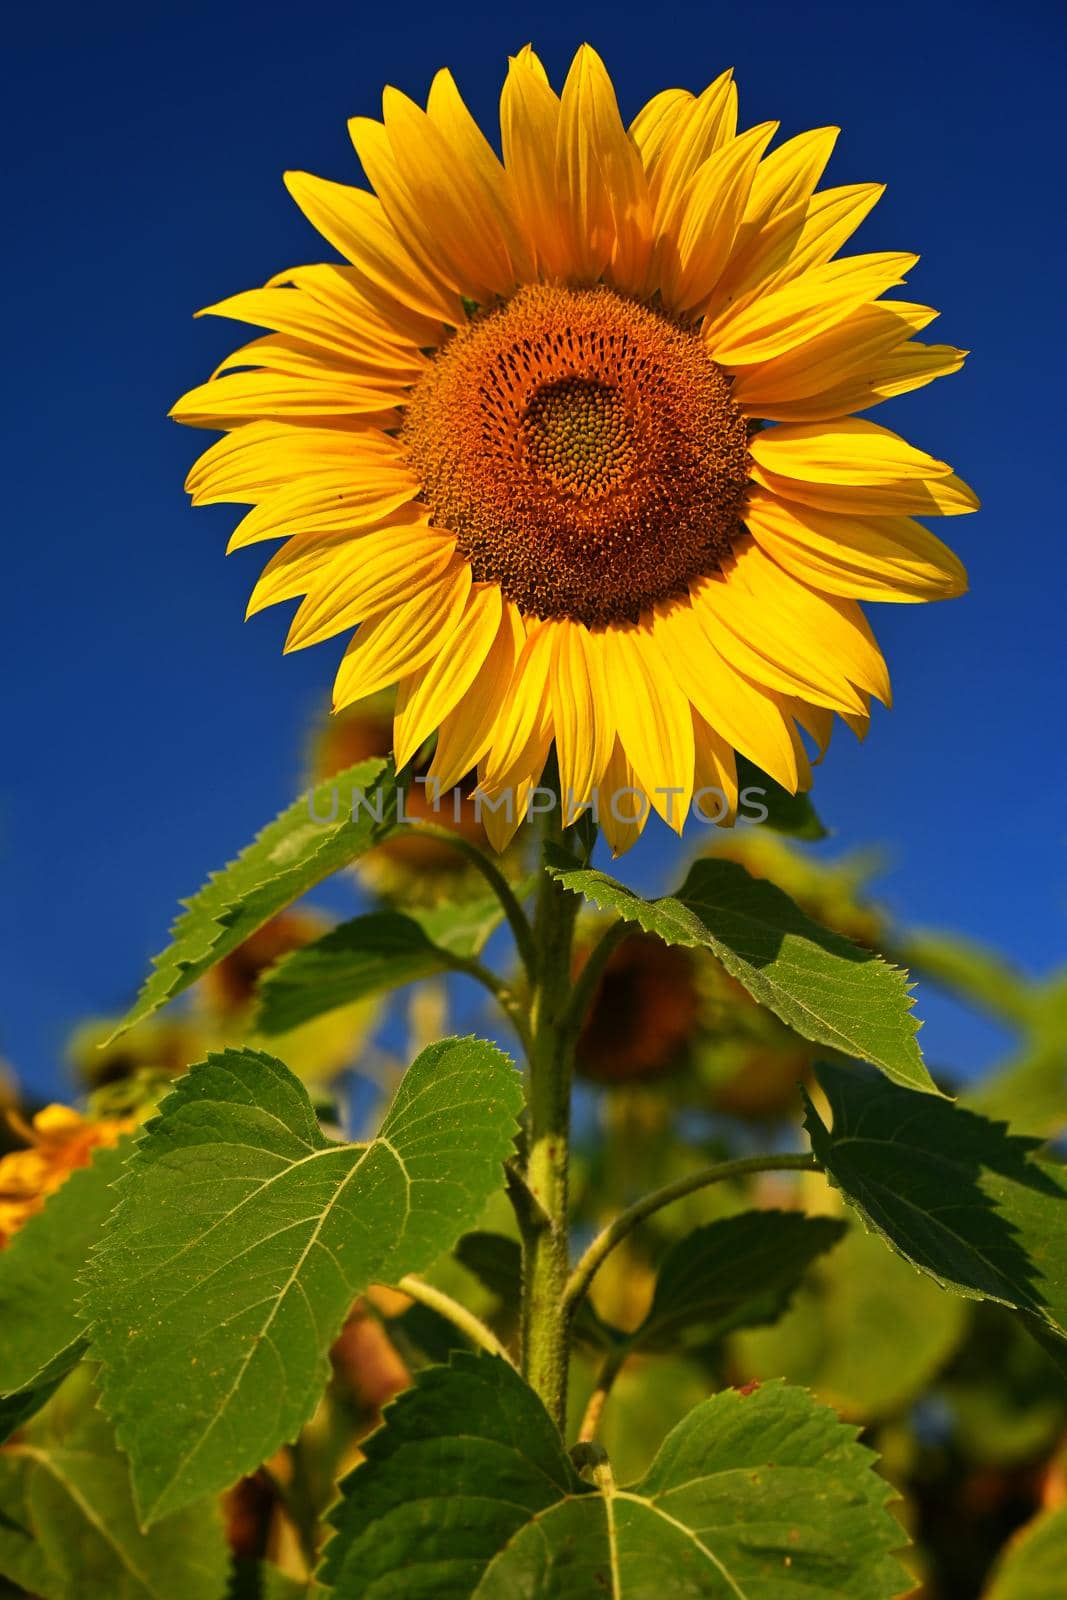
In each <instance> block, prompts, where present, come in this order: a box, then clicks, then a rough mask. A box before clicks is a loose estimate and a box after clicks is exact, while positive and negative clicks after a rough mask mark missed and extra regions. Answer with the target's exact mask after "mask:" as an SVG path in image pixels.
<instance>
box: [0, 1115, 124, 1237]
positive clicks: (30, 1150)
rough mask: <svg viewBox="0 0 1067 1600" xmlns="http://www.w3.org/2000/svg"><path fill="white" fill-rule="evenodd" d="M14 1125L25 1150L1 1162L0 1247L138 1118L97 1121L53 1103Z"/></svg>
mask: <svg viewBox="0 0 1067 1600" xmlns="http://www.w3.org/2000/svg"><path fill="white" fill-rule="evenodd" d="M7 1116H8V1121H9V1123H10V1125H11V1127H12V1129H13V1130H14V1132H15V1133H16V1134H17V1135H19V1136H20V1137H21V1138H22V1140H23V1141H24V1145H25V1148H23V1149H20V1150H12V1151H11V1152H10V1153H9V1154H8V1155H6V1156H3V1157H2V1158H0V1247H2V1246H3V1245H5V1244H6V1243H7V1241H8V1240H9V1239H10V1238H11V1237H12V1235H13V1234H15V1233H17V1232H18V1230H19V1229H20V1228H21V1227H23V1225H24V1224H25V1223H26V1222H28V1221H29V1219H30V1217H32V1216H33V1215H34V1214H35V1212H38V1211H40V1210H41V1208H42V1207H43V1205H44V1203H45V1201H46V1200H47V1199H48V1197H49V1195H51V1194H54V1193H55V1192H56V1190H57V1189H58V1188H60V1187H61V1186H62V1184H64V1183H65V1182H66V1180H67V1179H68V1178H69V1177H70V1174H71V1173H72V1172H75V1171H76V1170H77V1169H78V1168H79V1167H87V1166H88V1165H89V1162H90V1161H91V1160H92V1157H93V1151H94V1150H96V1149H97V1148H98V1147H99V1146H100V1145H113V1144H116V1143H117V1142H118V1140H119V1139H120V1138H121V1136H122V1135H123V1134H124V1133H126V1132H128V1131H129V1130H130V1128H132V1127H133V1126H134V1121H133V1119H130V1118H126V1119H122V1120H119V1119H106V1120H101V1121H93V1120H91V1119H90V1118H88V1117H83V1116H82V1114H81V1113H80V1112H79V1111H75V1110H74V1108H73V1107H72V1106H63V1105H48V1106H45V1107H44V1109H43V1110H41V1111H38V1112H37V1113H36V1115H35V1116H34V1117H33V1118H32V1120H31V1121H29V1122H25V1121H23V1119H22V1118H21V1117H20V1116H19V1114H18V1113H17V1112H14V1111H9V1112H8V1113H7Z"/></svg>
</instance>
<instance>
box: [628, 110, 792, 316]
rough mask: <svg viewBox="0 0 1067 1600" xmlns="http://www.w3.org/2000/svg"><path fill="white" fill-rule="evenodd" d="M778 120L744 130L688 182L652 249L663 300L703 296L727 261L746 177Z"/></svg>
mask: <svg viewBox="0 0 1067 1600" xmlns="http://www.w3.org/2000/svg"><path fill="white" fill-rule="evenodd" d="M777 127H778V124H777V123H776V122H764V123H761V124H760V125H759V127H756V128H750V129H749V130H748V132H747V133H743V134H742V135H741V137H740V138H739V139H733V140H731V142H730V143H729V144H727V145H725V146H723V148H722V149H721V150H718V151H716V153H715V154H714V155H713V156H710V157H709V158H708V160H707V161H705V162H704V164H703V166H702V167H700V169H699V170H698V172H697V173H696V174H695V176H694V177H693V178H692V180H691V181H690V184H689V186H688V188H687V189H686V191H685V196H684V199H683V200H682V201H681V203H680V204H679V206H678V210H677V215H676V217H674V218H672V220H671V224H670V234H669V235H668V236H667V237H665V238H663V239H661V240H660V241H659V245H658V247H657V258H656V259H657V268H656V271H657V278H658V282H659V286H660V288H661V290H662V292H663V298H664V300H665V301H666V303H667V304H668V305H669V306H671V307H672V308H673V309H674V310H676V311H684V310H686V309H688V308H690V307H692V306H696V305H699V304H700V303H702V302H703V301H704V300H706V299H707V297H708V295H709V294H710V293H711V292H712V290H713V289H714V287H715V285H716V283H717V282H718V280H719V277H720V276H721V274H722V272H723V269H724V268H725V266H726V263H727V262H728V261H729V259H730V252H731V250H732V249H733V245H734V240H735V238H736V236H737V230H738V228H739V227H740V226H741V219H742V217H743V216H744V212H745V206H746V205H747V203H748V196H749V191H750V190H751V188H752V180H753V178H754V177H755V174H756V168H757V167H758V166H759V161H760V157H761V156H762V154H763V152H764V150H765V149H766V148H767V145H768V144H769V143H770V140H771V139H772V137H773V136H774V133H775V130H776V129H777Z"/></svg>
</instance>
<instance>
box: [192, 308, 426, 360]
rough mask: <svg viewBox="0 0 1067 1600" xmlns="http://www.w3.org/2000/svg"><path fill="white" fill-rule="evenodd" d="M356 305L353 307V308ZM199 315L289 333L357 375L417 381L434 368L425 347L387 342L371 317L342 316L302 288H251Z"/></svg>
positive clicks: (400, 342)
mask: <svg viewBox="0 0 1067 1600" xmlns="http://www.w3.org/2000/svg"><path fill="white" fill-rule="evenodd" d="M354 309H355V308H354V307H353V311H354ZM197 316H198V317H205V316H212V317H231V318H233V319H234V320H235V321H237V322H251V323H254V324H255V325H256V326H258V327H262V328H273V329H274V330H275V331H276V332H278V333H283V334H288V335H289V336H290V337H291V338H294V339H297V340H299V341H300V342H301V343H302V344H304V345H311V346H313V347H315V348H317V349H320V350H322V351H323V352H326V353H328V354H329V355H332V356H334V357H335V358H337V359H339V360H341V361H343V362H344V363H345V364H346V365H347V366H349V367H351V368H352V369H353V370H354V371H356V372H357V373H358V372H360V371H367V372H370V373H376V374H379V375H380V376H387V377H390V378H392V379H393V381H394V382H395V383H408V384H411V383H414V382H415V381H416V380H417V379H418V378H419V377H420V376H421V375H422V373H423V372H424V371H425V370H426V368H427V367H428V366H429V361H428V359H427V357H426V356H425V355H423V353H422V351H421V350H419V349H417V348H416V347H415V346H414V345H408V344H405V343H404V342H402V341H401V340H398V339H396V338H394V339H393V340H392V341H390V342H385V341H384V340H383V338H382V333H381V326H380V324H377V323H374V322H372V321H371V319H370V317H369V316H364V317H363V319H362V320H361V319H359V318H358V317H357V316H356V315H355V314H353V315H351V316H345V317H341V316H337V315H336V314H334V313H333V312H332V311H331V310H329V309H327V308H325V307H323V306H322V305H321V304H320V303H319V302H318V301H316V300H314V299H313V298H312V297H311V295H309V294H305V293H303V292H302V291H301V290H299V289H297V288H281V287H275V288H266V289H247V290H245V291H244V293H242V294H235V295H231V296H230V297H229V299H228V300H220V301H218V302H217V303H216V304H215V305H212V306H207V307H205V309H204V310H203V311H198V312H197Z"/></svg>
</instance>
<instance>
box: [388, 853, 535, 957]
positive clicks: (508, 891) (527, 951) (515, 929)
mask: <svg viewBox="0 0 1067 1600" xmlns="http://www.w3.org/2000/svg"><path fill="white" fill-rule="evenodd" d="M420 835H421V836H422V837H423V838H426V837H429V838H431V839H438V840H440V842H441V843H442V844H450V845H451V846H452V848H453V849H454V850H458V851H459V853H460V855H461V856H464V857H465V858H466V859H467V860H468V861H469V862H470V863H471V865H472V866H473V867H476V868H477V869H478V871H479V872H480V873H481V875H482V877H483V878H484V879H485V881H486V882H487V883H488V885H489V887H490V888H491V889H492V891H493V893H494V894H495V895H496V897H497V899H498V900H499V901H500V905H501V908H502V910H503V912H504V915H505V916H506V917H507V919H508V926H509V927H510V928H511V931H512V934H513V935H514V937H515V944H516V947H517V949H518V952H519V956H520V959H521V960H522V964H523V966H524V967H525V968H526V971H527V972H528V973H529V974H530V976H531V978H532V976H533V968H534V963H535V960H536V952H535V949H534V936H533V930H532V929H531V927H530V923H529V920H528V919H527V916H526V913H525V911H524V910H523V909H522V906H521V905H520V904H519V901H518V899H517V897H516V895H515V892H514V890H513V889H512V887H511V885H510V883H509V882H508V880H507V878H506V877H505V876H504V874H503V873H502V872H501V870H500V868H499V867H498V866H497V864H496V862H495V861H493V860H491V859H490V857H489V856H488V855H487V854H486V852H485V851H484V850H481V849H479V847H478V846H477V845H476V844H473V843H472V842H471V840H469V839H464V838H463V836H462V834H459V833H455V832H453V830H452V829H451V828H445V827H442V825H441V824H440V823H439V822H408V823H403V824H401V826H400V827H398V828H397V829H396V830H395V831H394V833H393V834H392V835H391V837H393V838H396V839H404V838H408V839H417V838H418V837H419V836H420Z"/></svg>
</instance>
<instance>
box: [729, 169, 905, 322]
mask: <svg viewBox="0 0 1067 1600" xmlns="http://www.w3.org/2000/svg"><path fill="white" fill-rule="evenodd" d="M884 193H885V185H884V184H880V183H861V184H852V185H849V186H848V187H846V188H843V189H824V190H823V191H822V192H821V193H820V194H815V195H813V196H812V197H811V199H810V200H808V201H798V202H797V203H796V204H795V205H793V206H790V207H789V208H788V210H786V211H783V212H781V213H780V214H779V215H777V216H775V217H772V218H771V219H770V221H769V222H767V223H765V224H764V225H763V226H762V227H760V228H759V229H757V230H756V231H755V232H754V233H751V234H750V233H749V232H748V231H747V230H746V226H745V224H744V223H743V224H742V227H741V233H740V234H739V237H738V240H737V243H736V247H735V251H734V255H733V258H732V259H731V261H730V263H729V265H728V267H727V269H726V271H725V272H724V273H723V275H722V277H721V278H720V279H719V282H718V284H717V285H716V287H715V292H714V294H712V295H711V296H710V298H709V300H708V302H707V305H706V306H705V307H704V318H705V329H706V335H707V337H708V339H709V340H715V339H718V338H720V337H722V336H723V335H726V334H728V333H729V329H730V327H731V325H732V322H733V319H734V318H735V317H737V316H739V315H740V313H741V312H742V311H747V310H748V309H749V307H750V306H751V305H752V304H753V302H754V301H755V300H756V299H757V298H758V297H759V296H761V295H765V294H769V293H770V292H771V290H772V289H780V288H782V287H783V285H785V284H787V283H791V282H793V281H794V280H795V279H797V278H799V277H800V276H801V275H802V274H803V273H805V272H810V271H811V270H812V268H814V267H821V266H825V265H826V264H827V263H828V262H829V261H830V259H831V257H832V256H834V255H836V253H837V251H838V250H840V249H841V246H842V245H843V244H845V243H846V241H847V240H849V239H850V238H851V237H852V235H853V234H854V233H855V231H856V229H857V228H858V227H859V225H860V223H861V222H862V221H863V219H864V217H866V216H867V214H868V213H869V212H870V210H871V209H872V207H873V206H874V205H876V204H877V202H878V200H879V199H880V198H881V196H882V195H883V194H884ZM750 204H751V201H750Z"/></svg>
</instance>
